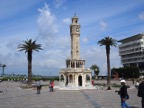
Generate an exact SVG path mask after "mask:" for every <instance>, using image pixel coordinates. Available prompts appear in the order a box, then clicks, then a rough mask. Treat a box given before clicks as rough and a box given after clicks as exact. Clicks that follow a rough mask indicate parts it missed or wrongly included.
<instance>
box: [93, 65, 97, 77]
mask: <svg viewBox="0 0 144 108" xmlns="http://www.w3.org/2000/svg"><path fill="white" fill-rule="evenodd" d="M96 71H97V68H95V69H94V74H95V77H96V79H97V74H96Z"/></svg>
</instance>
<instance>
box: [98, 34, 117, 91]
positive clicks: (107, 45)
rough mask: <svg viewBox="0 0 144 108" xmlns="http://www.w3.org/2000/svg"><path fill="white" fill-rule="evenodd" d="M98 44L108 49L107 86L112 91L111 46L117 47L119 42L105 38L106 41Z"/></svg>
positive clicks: (103, 40)
mask: <svg viewBox="0 0 144 108" xmlns="http://www.w3.org/2000/svg"><path fill="white" fill-rule="evenodd" d="M98 44H99V45H100V46H103V45H104V46H105V48H106V56H107V72H108V76H107V86H108V89H111V88H110V47H111V46H115V47H116V45H117V41H116V40H114V39H113V38H111V37H109V36H108V37H105V38H104V39H102V40H100V41H98Z"/></svg>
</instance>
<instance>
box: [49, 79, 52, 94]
mask: <svg viewBox="0 0 144 108" xmlns="http://www.w3.org/2000/svg"><path fill="white" fill-rule="evenodd" d="M49 91H50V92H52V81H50V82H49Z"/></svg>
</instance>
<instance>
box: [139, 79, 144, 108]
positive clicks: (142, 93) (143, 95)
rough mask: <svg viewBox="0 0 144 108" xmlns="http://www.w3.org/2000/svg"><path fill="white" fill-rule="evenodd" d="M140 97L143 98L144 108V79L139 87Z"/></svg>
mask: <svg viewBox="0 0 144 108" xmlns="http://www.w3.org/2000/svg"><path fill="white" fill-rule="evenodd" d="M138 96H139V97H141V98H142V100H141V104H142V108H144V79H143V81H142V82H141V83H140V84H139V87H138Z"/></svg>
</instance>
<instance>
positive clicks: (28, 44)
mask: <svg viewBox="0 0 144 108" xmlns="http://www.w3.org/2000/svg"><path fill="white" fill-rule="evenodd" d="M18 50H19V51H25V53H27V59H28V85H31V84H32V53H33V51H37V52H39V50H42V48H41V44H36V41H32V39H29V40H28V39H27V40H26V41H23V44H19V45H18Z"/></svg>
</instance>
